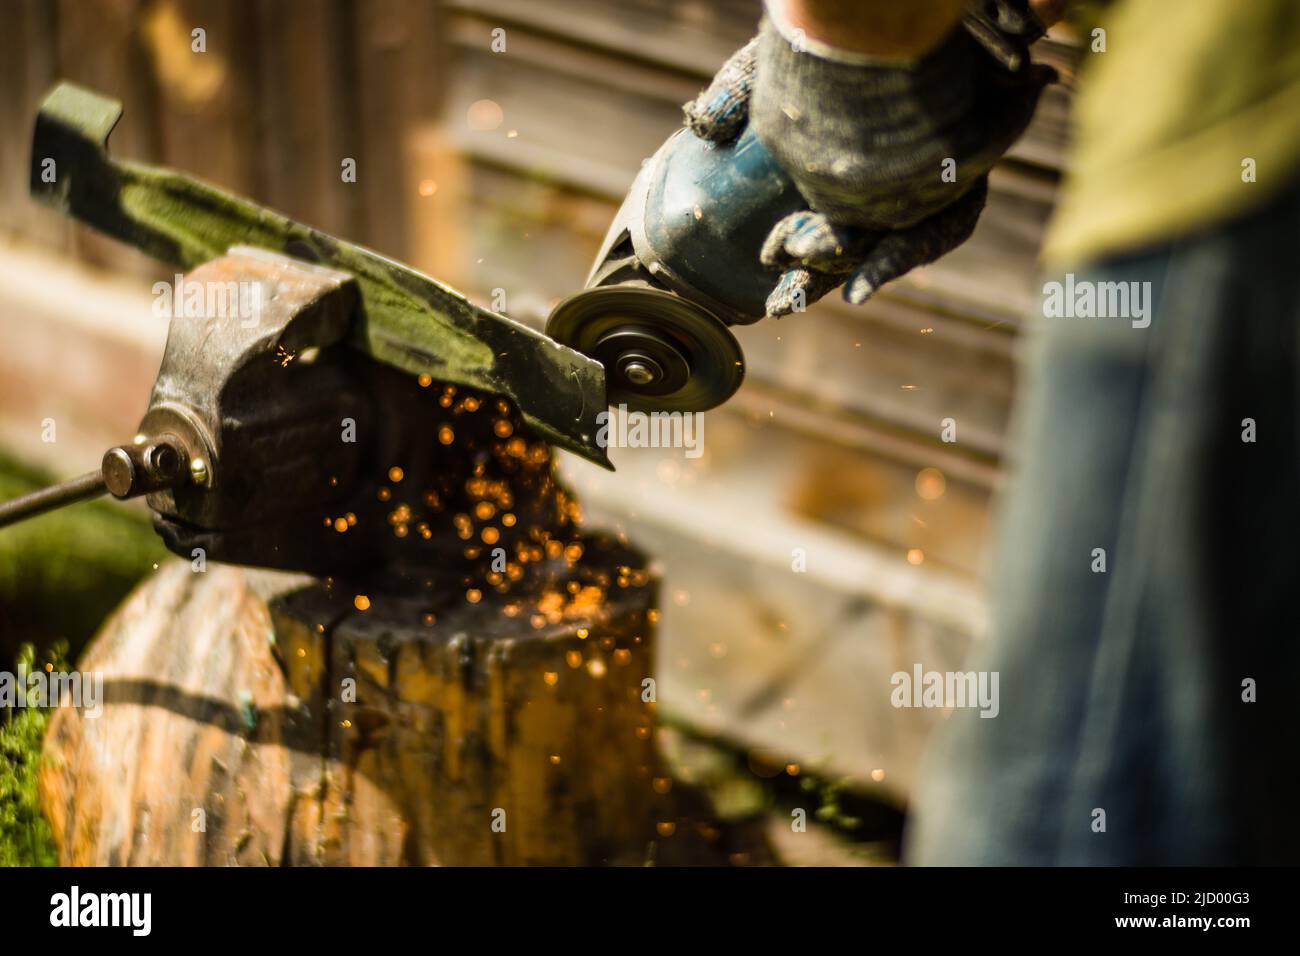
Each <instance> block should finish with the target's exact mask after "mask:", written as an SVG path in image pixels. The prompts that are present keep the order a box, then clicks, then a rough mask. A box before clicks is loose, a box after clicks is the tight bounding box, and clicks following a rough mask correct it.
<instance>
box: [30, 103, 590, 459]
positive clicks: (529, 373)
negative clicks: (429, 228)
mask: <svg viewBox="0 0 1300 956" xmlns="http://www.w3.org/2000/svg"><path fill="white" fill-rule="evenodd" d="M121 115H122V105H121V104H120V103H119V102H117V101H116V100H112V99H109V98H107V97H104V96H101V95H99V94H97V93H94V92H92V91H90V90H86V89H83V88H81V87H79V86H76V85H74V84H71V83H61V84H59V85H58V86H56V87H55V88H54V90H53V91H52V92H51V93H50V94H49V95H48V96H47V97H46V98H45V101H44V102H43V103H42V105H41V109H40V113H39V114H38V116H37V118H36V128H35V133H34V136H33V140H32V165H31V193H32V196H33V197H35V198H36V199H39V200H41V201H43V202H45V203H47V204H49V205H51V206H54V207H55V208H57V209H60V210H62V211H64V212H67V213H68V214H70V215H72V216H74V217H76V218H77V219H80V220H81V221H83V222H85V223H87V224H89V225H91V226H94V227H95V228H96V229H99V230H100V231H102V232H104V233H107V234H108V235H110V236H113V237H114V238H117V239H120V240H122V241H123V242H126V243H129V244H130V245H133V246H135V247H137V248H139V249H141V250H143V251H144V252H146V253H148V254H149V255H152V256H154V257H156V258H158V259H161V260H164V261H166V262H171V263H175V264H177V265H179V266H181V267H182V268H185V269H195V268H197V267H199V266H201V265H202V264H203V263H205V262H208V261H210V260H213V259H216V258H218V257H220V256H223V255H225V254H226V252H227V251H228V250H230V249H231V248H232V247H235V246H254V247H257V248H261V249H266V250H270V251H272V252H279V253H283V254H285V255H289V256H293V257H295V258H298V259H302V260H306V261H309V262H315V263H318V264H320V265H323V266H326V267H329V268H332V269H336V270H340V271H343V272H346V273H348V274H349V275H351V276H352V277H353V279H354V280H355V289H356V294H357V296H358V297H359V300H360V308H359V318H358V321H357V322H355V323H353V325H352V328H351V331H350V333H349V336H348V341H349V344H350V345H352V346H353V347H355V348H357V349H359V350H361V351H362V352H364V353H366V354H368V355H370V356H372V357H373V358H375V359H377V360H379V361H381V362H384V363H387V364H389V365H393V366H395V367H397V368H400V369H404V370H405V371H408V372H413V373H415V374H427V375H429V376H431V377H432V378H435V379H438V380H440V381H450V382H455V383H458V384H462V385H468V386H470V387H473V388H477V389H481V390H483V391H486V392H491V393H494V394H499V395H504V396H506V397H508V398H509V399H511V400H512V402H513V403H514V404H515V405H516V406H517V407H518V408H519V410H520V411H521V412H522V414H523V416H524V418H525V420H526V421H527V422H528V424H529V425H531V426H532V427H533V428H534V429H536V430H537V431H538V433H539V434H541V435H542V436H543V437H545V438H546V439H547V440H548V441H551V442H553V443H554V444H556V445H559V446H560V447H563V448H567V449H569V450H570V451H573V452H576V453H577V454H579V455H581V456H583V457H584V458H587V459H588V460H590V461H594V462H596V463H597V464H600V465H602V466H604V467H606V468H611V467H612V466H611V465H610V463H609V459H608V457H607V454H606V452H605V449H603V448H601V447H600V446H599V445H598V444H597V442H596V435H597V432H598V430H599V426H598V423H597V420H596V416H597V415H598V414H599V413H600V412H603V411H604V410H605V408H606V398H605V373H604V369H603V368H602V367H601V365H600V363H599V362H596V361H593V360H592V359H589V358H587V357H586V356H583V355H581V354H579V353H578V352H576V351H574V350H572V349H569V348H566V347H564V346H561V345H559V344H557V343H555V342H554V341H552V340H550V339H548V338H547V337H546V336H544V335H541V334H540V333H538V332H536V331H534V330H533V329H530V328H528V327H527V326H525V325H522V324H520V323H518V322H515V321H513V320H511V319H509V318H506V317H505V316H502V315H498V314H496V313H493V312H488V311H487V310H485V309H481V308H479V307H477V306H475V305H473V304H472V303H470V302H469V301H467V300H466V299H465V297H464V296H462V295H460V294H459V293H457V292H456V291H455V290H453V289H451V288H449V287H447V286H445V285H443V284H442V283H440V282H437V281H436V280H434V279H431V278H429V277H428V276H426V275H423V274H421V273H419V272H417V271H415V270H414V269H411V268H410V267H408V266H405V265H402V264H401V263H398V262H394V261H392V260H391V259H386V258H384V257H383V256H380V255H378V254H377V253H375V252H372V251H370V250H369V249H365V248H363V247H361V246H357V245H353V244H352V243H349V242H344V241H343V240H341V239H337V238H335V237H333V236H330V235H327V234H326V233H323V232H320V231H319V230H316V229H313V228H311V227H310V226H306V225H303V224H301V223H298V222H294V221H293V220H291V219H289V218H287V217H285V216H282V215H280V214H279V213H277V212H273V211H272V210H269V209H265V208H263V207H260V206H257V205H255V204H254V203H251V202H249V201H248V200H245V199H241V198H239V197H237V196H234V195H232V194H230V193H227V192H224V191H222V190H220V189H217V188H215V187H213V186H210V185H208V184H206V183H203V182H201V181H199V180H197V179H194V178H191V177H188V176H185V175H182V174H180V173H177V172H174V171H171V170H167V169H162V168H158V167H151V166H146V165H142V164H138V163H132V162H124V161H117V160H113V159H110V158H109V155H108V151H107V143H108V137H109V134H110V133H111V132H112V130H113V127H114V126H115V125H116V124H117V121H118V119H119V118H120V117H121Z"/></svg>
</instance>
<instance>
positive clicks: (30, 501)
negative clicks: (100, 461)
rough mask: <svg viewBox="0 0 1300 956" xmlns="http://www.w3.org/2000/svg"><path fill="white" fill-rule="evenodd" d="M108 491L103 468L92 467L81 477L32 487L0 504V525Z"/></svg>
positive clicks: (96, 496)
mask: <svg viewBox="0 0 1300 956" xmlns="http://www.w3.org/2000/svg"><path fill="white" fill-rule="evenodd" d="M107 492H108V489H107V488H106V487H105V486H104V474H103V472H102V471H91V472H87V473H86V474H84V475H82V476H81V477H80V478H69V479H68V480H67V481H62V482H59V484H57V485H51V486H50V487H49V488H42V489H40V490H39V491H31V492H28V493H27V494H25V495H19V496H18V497H17V498H14V499H12V500H11V501H6V502H4V503H2V504H0V528H3V527H4V526H5V525H10V524H14V523H15V522H18V521H22V520H23V519H24V518H31V517H34V516H36V515H39V514H44V513H45V512H46V511H53V510H54V509H55V508H62V507H63V506H64V505H70V504H73V503H74V502H77V501H85V500H86V499H88V498H98V497H99V496H100V495H102V494H106V493H107Z"/></svg>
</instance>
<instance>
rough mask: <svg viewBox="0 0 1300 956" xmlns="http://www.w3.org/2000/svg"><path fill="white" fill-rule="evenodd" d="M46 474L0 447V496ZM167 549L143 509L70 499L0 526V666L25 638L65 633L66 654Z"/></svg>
mask: <svg viewBox="0 0 1300 956" xmlns="http://www.w3.org/2000/svg"><path fill="white" fill-rule="evenodd" d="M49 480H50V477H49V476H47V475H42V474H40V473H39V472H36V471H34V470H32V469H30V468H27V467H25V466H23V465H20V464H18V463H17V462H15V461H13V460H12V459H8V458H5V457H4V456H3V455H0V500H3V499H7V498H11V497H13V496H15V495H19V494H22V493H23V492H26V491H30V490H32V489H33V488H38V487H41V486H42V485H44V484H48V483H49ZM166 555H167V551H166V549H165V548H164V547H163V546H162V543H161V542H160V541H159V540H158V538H157V536H156V535H155V534H154V533H153V529H152V528H150V527H149V523H148V521H147V520H146V519H145V518H144V516H143V515H137V514H135V513H132V512H127V511H125V510H123V509H122V508H120V507H116V506H113V505H111V504H109V503H108V502H102V501H100V502H91V503H83V504H77V505H72V506H70V507H68V508H64V509H61V510H59V511H53V512H50V513H48V514H44V515H41V516H40V517H38V518H32V519H30V520H28V521H24V522H22V523H21V524H17V525H13V526H11V527H8V528H4V529H3V530H0V668H3V667H7V666H8V665H9V664H10V663H11V662H12V661H13V658H14V655H15V654H16V653H17V652H18V648H19V646H20V645H21V644H23V643H31V644H35V645H36V646H38V647H48V646H51V645H52V644H53V643H54V642H55V641H59V640H66V641H67V642H68V646H69V647H70V648H71V651H72V656H73V657H74V658H75V656H76V654H77V653H78V652H79V651H80V650H81V648H82V647H83V646H84V645H85V643H86V641H88V640H89V639H90V637H91V635H92V634H94V632H95V630H96V629H97V628H98V627H99V625H100V622H102V621H103V620H104V618H105V617H106V616H107V615H108V613H109V612H110V611H112V610H113V608H115V607H116V606H117V605H118V604H119V603H120V602H121V600H122V598H124V597H125V596H126V594H127V592H128V591H130V590H131V588H132V587H133V586H134V585H135V583H136V582H137V581H138V580H139V579H140V578H141V577H142V576H143V575H144V574H146V573H147V572H148V571H150V570H151V569H152V567H153V564H154V563H155V562H159V561H161V560H162V559H163V558H164V557H166Z"/></svg>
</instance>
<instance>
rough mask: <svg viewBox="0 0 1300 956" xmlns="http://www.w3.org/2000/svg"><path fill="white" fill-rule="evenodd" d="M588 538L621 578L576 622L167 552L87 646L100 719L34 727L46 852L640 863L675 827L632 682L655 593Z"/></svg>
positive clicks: (68, 859) (130, 858) (99, 860)
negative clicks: (49, 840) (40, 753)
mask: <svg viewBox="0 0 1300 956" xmlns="http://www.w3.org/2000/svg"><path fill="white" fill-rule="evenodd" d="M587 555H588V560H589V561H591V562H593V564H595V565H599V566H601V567H604V568H607V569H608V572H609V574H610V575H611V577H612V579H613V580H614V581H615V582H616V584H615V587H614V588H613V589H612V591H611V593H610V594H609V596H608V597H607V599H606V600H605V602H604V603H603V604H602V605H601V606H600V607H599V608H584V609H583V611H582V613H581V614H580V615H579V614H574V613H572V611H570V612H569V613H566V612H564V611H562V610H561V609H560V607H561V605H560V603H559V602H557V601H556V600H554V599H552V598H548V596H547V595H545V594H543V595H541V596H539V597H538V598H537V599H536V600H534V601H532V602H531V603H529V604H525V602H522V601H520V600H518V599H517V598H510V597H503V596H500V595H493V596H492V597H491V598H488V597H483V598H481V599H480V600H478V601H476V602H470V601H467V600H465V599H464V597H463V596H462V595H459V594H456V595H450V594H445V593H443V594H436V595H434V594H411V593H409V592H408V593H393V594H370V595H365V596H359V595H356V594H354V593H352V591H351V590H350V589H348V590H344V589H342V588H341V587H339V586H337V585H334V586H331V585H330V584H329V583H328V582H312V581H311V579H305V581H304V579H300V578H299V579H293V578H288V577H287V576H285V575H270V574H268V573H266V572H254V571H247V570H244V569H239V568H234V567H226V566H213V567H211V568H210V569H209V570H207V571H206V572H204V573H196V572H194V571H192V570H191V568H190V566H189V565H187V564H185V563H183V562H179V561H177V562H170V563H168V564H166V565H164V566H163V567H161V568H160V569H159V571H158V572H157V573H156V575H155V576H154V577H153V578H152V579H150V580H148V581H147V582H145V583H144V584H143V585H141V587H140V588H138V589H137V591H136V592H135V593H134V594H133V595H132V596H131V597H130V598H129V599H128V600H127V601H126V602H125V604H124V605H123V606H122V607H121V608H120V609H119V610H118V611H117V612H116V613H115V614H114V615H113V616H112V617H111V618H110V619H109V620H108V621H107V622H106V623H105V625H104V627H103V629H102V630H101V632H100V634H99V635H98V636H97V637H96V639H95V640H94V641H93V642H92V645H91V647H90V649H89V650H88V652H87V654H86V656H85V659H84V660H83V661H82V663H81V668H82V669H83V670H84V671H88V672H96V671H98V672H101V673H102V674H103V675H104V709H103V713H102V715H101V716H100V717H98V718H97V719H89V718H86V717H83V716H82V715H81V714H80V713H79V712H77V711H75V710H71V709H63V710H59V711H57V712H56V713H55V715H54V718H53V720H52V722H51V727H50V731H49V734H48V736H47V739H46V748H45V756H46V759H45V761H44V768H43V772H42V777H41V792H42V800H43V804H44V807H45V810H46V814H47V816H48V817H49V819H50V821H51V825H52V828H53V830H54V833H55V839H56V842H57V844H58V846H59V851H60V858H61V860H62V862H63V863H65V864H88V865H115V864H129V865H204V864H207V865H225V864H269V865H278V864H308V865H336V864H349V865H356V864H360V865H398V864H435V863H440V864H470V865H476V864H593V863H640V862H642V860H643V859H644V858H645V855H646V850H647V846H649V845H650V844H651V843H652V842H653V841H655V840H656V839H662V838H663V837H664V835H665V834H666V833H671V832H672V831H673V830H674V829H675V826H676V824H675V822H674V819H675V817H674V814H675V813H676V811H675V810H674V809H673V800H672V797H671V790H670V788H671V784H670V783H669V781H668V780H667V778H666V776H664V775H663V771H662V770H661V769H660V766H659V763H658V758H657V756H656V754H655V750H654V745H653V740H652V716H653V714H652V711H653V703H652V702H649V701H647V700H645V699H644V698H646V697H649V696H651V695H650V694H649V693H647V688H648V687H650V686H652V685H646V684H645V683H644V682H645V680H646V679H647V678H648V677H649V676H650V674H651V670H652V663H653V618H654V614H653V613H652V612H653V603H654V595H655V586H654V582H653V580H652V579H651V578H650V576H649V575H648V574H647V573H646V572H645V571H644V569H643V568H641V567H640V562H639V561H638V560H637V557H636V555H635V553H634V552H632V551H630V550H629V549H627V548H626V547H624V546H621V545H619V544H618V543H617V542H615V541H613V540H609V539H598V540H597V539H593V540H591V541H590V542H589V544H588V549H587ZM286 582H289V586H288V587H287V586H286ZM617 582H622V583H623V586H622V587H618V586H617ZM277 592H278V593H277ZM363 607H364V608H365V609H364V610H362V609H361V608H363Z"/></svg>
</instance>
